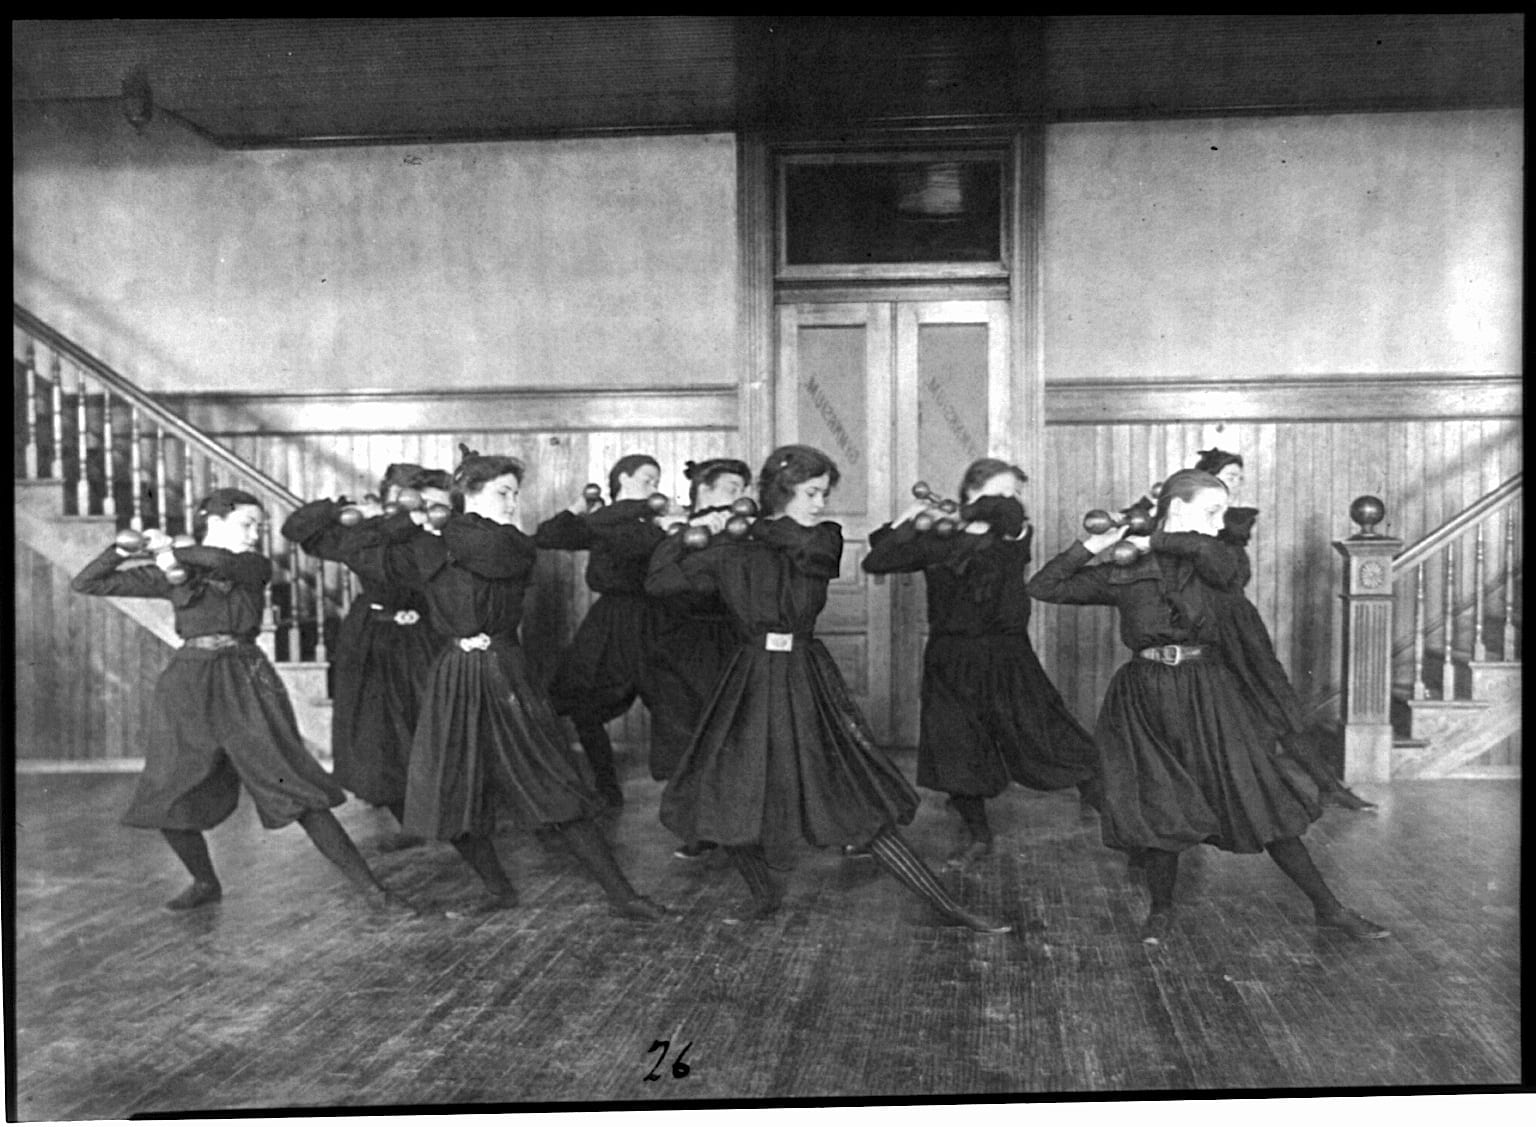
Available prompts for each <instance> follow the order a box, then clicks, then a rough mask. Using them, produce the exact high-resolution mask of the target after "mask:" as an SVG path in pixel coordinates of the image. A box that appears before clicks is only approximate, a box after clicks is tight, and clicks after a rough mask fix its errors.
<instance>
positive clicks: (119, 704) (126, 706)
mask: <svg viewBox="0 0 1536 1127" xmlns="http://www.w3.org/2000/svg"><path fill="white" fill-rule="evenodd" d="M82 562H83V561H82ZM15 565H16V572H15V596H16V601H15V622H16V635H15V646H16V651H15V661H16V664H15V670H16V680H15V684H16V732H15V735H16V756H17V758H18V759H48V760H84V759H93V760H94V759H132V758H142V757H143V755H144V754H145V750H146V743H147V741H148V739H149V738H150V717H151V715H152V712H153V702H154V686H155V681H156V680H157V679H158V678H159V676H160V673H161V671H162V670H163V669H164V668H165V666H166V663H167V662H168V661H169V660H170V657H171V652H172V651H171V648H170V647H169V646H167V645H166V644H165V643H164V642H162V641H161V640H160V639H159V638H157V637H155V636H154V634H152V633H150V632H149V631H148V630H145V629H144V628H143V627H142V626H140V625H139V624H138V623H137V622H134V621H133V620H132V619H130V618H128V617H127V616H126V615H124V614H122V613H121V612H120V611H118V610H117V609H116V608H115V607H113V606H112V604H111V603H110V602H108V601H107V600H105V599H98V598H92V597H89V596H86V595H77V594H75V593H74V592H73V591H71V590H70V589H69V581H70V579H71V577H72V576H71V574H70V573H68V572H65V571H64V570H62V569H61V568H58V567H55V566H54V565H53V564H52V563H51V562H49V561H48V560H47V559H46V558H44V557H43V556H42V555H40V554H39V553H37V552H34V551H33V550H32V549H31V548H30V547H28V546H27V545H25V544H22V543H20V542H18V543H17V544H16V549H15Z"/></svg>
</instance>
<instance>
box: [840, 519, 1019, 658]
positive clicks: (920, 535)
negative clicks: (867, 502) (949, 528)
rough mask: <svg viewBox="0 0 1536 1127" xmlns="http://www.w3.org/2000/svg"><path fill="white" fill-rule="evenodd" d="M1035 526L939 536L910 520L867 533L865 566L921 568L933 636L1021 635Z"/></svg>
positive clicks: (878, 570)
mask: <svg viewBox="0 0 1536 1127" xmlns="http://www.w3.org/2000/svg"><path fill="white" fill-rule="evenodd" d="M1033 539H1034V528H1033V527H1026V528H1025V530H1024V535H1023V536H1022V537H1021V538H1020V539H1018V540H1004V539H1002V538H1001V537H999V536H997V535H995V534H993V533H991V532H986V533H982V534H981V535H973V534H971V533H966V532H961V533H957V534H956V535H954V536H952V537H948V538H945V537H941V536H937V535H935V534H934V533H933V532H932V531H928V532H918V531H917V530H916V529H915V528H913V526H912V523H911V522H910V521H906V522H903V523H902V524H900V525H898V526H896V527H894V528H893V527H891V526H890V525H885V526H884V527H882V528H878V529H876V530H875V531H874V532H872V533H870V535H869V554H868V555H866V556H865V557H864V563H863V567H864V570H865V571H867V572H870V573H871V574H873V575H883V574H886V573H889V572H913V571H921V572H922V573H923V577H924V580H925V582H926V584H927V589H928V629H929V632H930V634H932V635H935V636H942V635H950V636H960V637H984V636H987V635H993V634H1025V633H1027V632H1028V630H1029V608H1030V599H1029V594H1028V592H1027V591H1026V590H1025V586H1024V569H1025V567H1026V566H1027V565H1028V564H1029V561H1030V544H1031V542H1032V541H1033Z"/></svg>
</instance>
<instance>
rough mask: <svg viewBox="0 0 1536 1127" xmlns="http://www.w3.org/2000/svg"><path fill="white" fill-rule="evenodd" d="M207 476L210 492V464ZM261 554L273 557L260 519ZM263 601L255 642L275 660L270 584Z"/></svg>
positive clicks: (269, 538) (274, 615)
mask: <svg viewBox="0 0 1536 1127" xmlns="http://www.w3.org/2000/svg"><path fill="white" fill-rule="evenodd" d="M208 478H209V483H210V489H209V492H212V490H213V489H214V488H217V487H216V486H213V485H212V481H213V466H212V465H211V464H210V465H209V467H208ZM261 554H262V555H264V556H266V557H267V559H269V560H270V559H272V558H273V556H272V523H271V521H269V520H267V521H262V524H261ZM272 578H273V579H274V580H275V579H276V578H277V575H276V574H275V573H274V574H273V576H272ZM264 602H265V606H264V607H263V609H262V612H261V633H260V635H258V637H257V638H256V644H257V645H258V646H260V647H261V651H262V653H264V654H266V655H267V660H268V661H276V660H277V608H276V607H275V606H273V602H274V599H273V595H272V587H271V585H270V584H269V585H268V587H267V595H266V599H265V600H264Z"/></svg>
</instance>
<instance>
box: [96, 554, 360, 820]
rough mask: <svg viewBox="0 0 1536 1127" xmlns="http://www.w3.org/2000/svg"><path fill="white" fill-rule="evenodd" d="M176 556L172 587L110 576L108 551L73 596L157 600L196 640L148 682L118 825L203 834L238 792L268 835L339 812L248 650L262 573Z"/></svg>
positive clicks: (129, 575) (336, 797)
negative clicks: (139, 742) (136, 759)
mask: <svg viewBox="0 0 1536 1127" xmlns="http://www.w3.org/2000/svg"><path fill="white" fill-rule="evenodd" d="M175 555H176V560H177V562H178V563H180V564H181V565H182V566H183V567H184V568H185V569H186V570H187V573H188V578H187V581H186V582H185V583H183V584H181V585H179V586H177V585H173V584H172V583H171V582H170V581H169V580H168V579H167V578H166V576H165V573H164V572H163V571H161V570H160V568H158V567H155V566H129V567H121V568H120V567H119V565H120V564H122V563H123V557H122V555H121V554H120V553H119V552H118V551H117V549H116V548H109V549H108V550H107V551H105V552H103V553H102V554H101V555H100V556H98V557H97V558H96V559H94V560H92V561H91V562H90V563H89V564H87V565H86V566H85V567H84V568H83V569H82V570H81V572H80V574H79V575H77V576H75V578H74V581H73V583H72V585H71V586H72V587H73V589H74V590H75V591H77V592H79V593H80V594H83V595H109V596H116V597H119V598H138V599H167V600H169V601H170V603H171V605H172V607H173V608H174V611H175V616H176V632H177V633H178V634H179V635H181V637H183V638H185V639H188V640H195V639H201V640H202V642H201V643H200V642H198V641H191V644H189V645H184V646H182V647H181V648H180V649H178V650H177V651H176V652H175V653H174V654H173V655H172V656H171V661H170V664H169V665H167V666H166V668H165V671H164V672H163V673H161V674H160V679H159V680H158V681H156V682H155V709H154V714H153V721H152V723H151V727H150V736H149V742H148V745H147V746H146V748H145V760H144V773H143V774H142V775H141V776H139V783H138V787H137V789H136V790H135V791H134V795H133V800H132V802H131V803H130V804H129V807H128V812H127V813H126V814H125V815H124V816H123V824H124V825H127V826H137V827H140V828H144V829H163V830H207V829H212V828H213V827H214V826H216V825H218V824H219V823H220V822H222V821H224V819H225V818H227V817H229V815H230V814H232V813H234V810H235V807H236V805H237V804H238V802H239V798H240V786H241V785H242V784H244V786H245V788H246V790H248V791H249V792H250V795H251V798H252V799H253V801H254V802H255V806H256V813H257V815H258V816H259V817H260V819H261V823H262V825H264V826H266V827H267V828H268V829H276V828H278V827H280V826H285V825H288V824H289V823H290V822H293V821H295V820H296V819H297V818H299V817H300V816H301V815H303V814H305V813H307V812H309V811H311V810H327V809H329V808H331V807H332V806H339V805H341V803H343V802H345V801H346V795H345V794H344V793H342V790H341V788H340V787H338V786H337V785H336V784H335V782H333V781H332V779H331V777H330V775H328V774H327V773H326V771H325V769H324V768H323V767H321V766H320V764H319V763H317V762H316V761H315V759H314V757H313V756H311V755H310V754H309V752H308V751H307V750H305V747H304V740H303V737H302V736H300V735H299V725H298V720H297V719H296V718H295V716H294V714H293V704H292V702H290V701H289V699H288V691H287V689H285V688H284V687H283V683H282V681H281V680H279V678H278V675H277V670H275V669H273V668H272V663H271V662H270V661H268V660H267V656H266V654H264V653H262V652H261V649H260V648H259V647H258V646H257V645H256V642H255V639H256V636H257V634H258V632H259V631H260V629H261V615H262V609H263V608H264V606H265V590H266V586H267V583H268V582H269V581H270V580H271V578H272V562H271V561H270V560H268V559H267V558H266V557H265V556H262V555H259V554H257V553H255V552H240V553H235V552H229V551H225V550H224V549H222V548H210V547H204V546H202V545H198V546H195V547H188V548H177V549H176V550H175ZM202 643H218V644H214V645H208V646H205V645H204V644H202Z"/></svg>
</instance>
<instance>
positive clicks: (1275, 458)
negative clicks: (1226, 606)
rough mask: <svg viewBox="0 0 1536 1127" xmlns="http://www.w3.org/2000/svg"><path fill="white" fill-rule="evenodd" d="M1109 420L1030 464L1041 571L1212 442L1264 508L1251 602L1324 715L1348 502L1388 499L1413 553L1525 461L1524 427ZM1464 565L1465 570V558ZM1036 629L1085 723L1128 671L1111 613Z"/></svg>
mask: <svg viewBox="0 0 1536 1127" xmlns="http://www.w3.org/2000/svg"><path fill="white" fill-rule="evenodd" d="M1388 402H1389V403H1390V400H1389V401H1388ZM1050 403H1051V399H1050V397H1049V396H1048V404H1050ZM1058 406H1059V404H1058ZM1049 409H1050V408H1049V406H1048V410H1049ZM1341 413H1342V414H1345V415H1347V414H1348V412H1341ZM1061 414H1067V413H1066V412H1062V413H1061ZM1103 414H1104V415H1106V416H1109V418H1108V420H1107V421H1104V422H1093V421H1086V420H1083V419H1082V417H1081V415H1067V417H1069V418H1073V419H1074V421H1070V422H1067V421H1062V422H1055V423H1051V424H1049V425H1048V426H1047V427H1046V451H1047V456H1046V459H1045V463H1044V464H1043V465H1039V466H1027V467H1025V468H1026V469H1027V470H1028V471H1029V473H1030V475H1031V484H1030V491H1031V492H1030V498H1031V509H1032V512H1033V515H1034V518H1035V521H1036V524H1037V529H1038V530H1037V533H1036V541H1035V543H1036V549H1035V551H1036V558H1037V563H1038V562H1043V561H1044V560H1045V559H1048V558H1050V556H1052V555H1054V554H1055V553H1056V552H1059V551H1060V550H1061V549H1062V548H1064V547H1065V546H1066V545H1067V544H1068V543H1069V542H1070V541H1071V540H1072V539H1073V538H1074V537H1076V536H1077V535H1079V534H1080V532H1081V524H1080V522H1081V519H1082V514H1083V513H1084V512H1085V511H1086V510H1087V509H1090V508H1095V507H1103V508H1109V507H1121V506H1124V505H1126V504H1128V503H1129V502H1131V501H1133V500H1135V499H1136V498H1137V497H1140V496H1141V495H1142V494H1143V493H1145V492H1146V491H1147V488H1148V486H1149V485H1150V484H1151V483H1152V482H1154V481H1160V480H1162V479H1163V478H1165V477H1167V476H1168V474H1169V473H1170V472H1172V471H1173V470H1175V469H1177V468H1179V467H1182V466H1187V465H1190V464H1191V463H1192V462H1193V461H1194V460H1195V457H1196V451H1198V450H1203V449H1208V448H1209V447H1211V446H1213V445H1215V446H1220V447H1221V448H1222V449H1223V450H1233V451H1236V452H1238V453H1240V454H1242V455H1243V456H1244V460H1245V462H1246V471H1247V474H1246V481H1245V483H1244V486H1243V488H1242V490H1241V492H1240V494H1239V496H1238V499H1237V500H1238V503H1240V504H1244V505H1251V506H1255V507H1257V508H1258V509H1259V510H1261V512H1260V516H1259V520H1258V525H1257V528H1256V532H1255V535H1254V539H1253V542H1252V544H1251V545H1250V546H1249V551H1250V554H1251V556H1252V557H1253V566H1254V578H1253V583H1252V585H1251V586H1250V587H1249V589H1248V594H1249V597H1250V598H1251V599H1252V600H1253V602H1254V603H1255V605H1256V606H1257V607H1258V608H1259V610H1260V612H1261V613H1262V614H1263V616H1264V619H1265V621H1266V622H1267V623H1268V624H1269V627H1270V631H1271V633H1272V634H1273V636H1274V639H1275V646H1276V650H1277V652H1278V653H1279V655H1280V658H1281V660H1282V661H1283V662H1284V663H1285V665H1286V667H1287V668H1288V669H1289V671H1290V674H1291V678H1292V680H1293V681H1294V683H1295V685H1296V688H1297V690H1298V691H1299V692H1300V694H1301V697H1302V700H1303V701H1304V702H1306V703H1308V704H1310V705H1319V704H1326V702H1327V701H1328V700H1329V698H1330V697H1331V696H1332V694H1334V693H1336V692H1337V689H1338V679H1339V670H1338V641H1339V629H1340V622H1341V617H1340V608H1339V600H1338V595H1339V579H1340V572H1339V562H1338V559H1337V555H1336V553H1335V552H1334V550H1333V548H1332V542H1333V541H1334V540H1337V539H1341V538H1344V537H1347V536H1350V535H1352V534H1353V533H1354V532H1355V531H1356V529H1355V527H1354V526H1353V525H1351V523H1350V521H1349V505H1350V502H1351V501H1352V500H1354V498H1356V497H1358V496H1360V495H1361V494H1365V493H1369V494H1374V495H1375V496H1378V497H1380V498H1382V499H1383V500H1384V501H1385V502H1386V506H1387V519H1386V523H1385V524H1384V526H1383V527H1382V528H1380V529H1379V530H1378V531H1381V532H1384V533H1388V534H1390V535H1392V536H1396V537H1400V538H1402V539H1403V540H1404V541H1406V542H1408V543H1412V542H1413V541H1414V540H1416V539H1417V538H1418V537H1420V536H1422V535H1423V534H1424V533H1426V532H1429V531H1431V530H1432V529H1434V528H1436V527H1437V526H1438V525H1440V524H1441V523H1443V522H1444V521H1445V520H1447V519H1449V518H1450V517H1452V516H1454V515H1455V514H1456V513H1458V512H1459V511H1461V510H1462V509H1464V508H1465V507H1466V506H1468V505H1469V504H1471V503H1472V502H1473V501H1475V500H1477V498H1479V497H1481V496H1482V495H1484V494H1485V493H1487V492H1489V491H1490V490H1492V489H1493V488H1494V487H1495V486H1497V485H1498V484H1499V483H1500V482H1502V481H1504V480H1505V479H1506V478H1508V477H1509V476H1510V475H1511V474H1513V473H1514V472H1515V471H1516V470H1518V469H1519V468H1520V466H1521V460H1522V446H1521V428H1520V420H1519V418H1518V417H1508V416H1497V415H1491V416H1487V417H1481V418H1476V417H1474V418H1444V419H1435V418H1407V419H1398V420H1381V419H1374V418H1348V417H1346V418H1344V419H1342V420H1341V421H1327V420H1294V421H1275V420H1268V421H1252V420H1250V421H1243V422H1216V421H1212V422H1198V421H1188V422H1166V421H1165V422H1148V421H1117V419H1116V417H1115V416H1116V415H1119V416H1120V417H1122V418H1123V417H1124V412H1123V411H1121V410H1119V409H1117V408H1116V407H1114V406H1107V407H1106V410H1105V411H1104V412H1103ZM1057 417H1061V415H1058V416H1057ZM1468 550H1469V551H1470V548H1469V549H1468ZM1501 559H1502V557H1499V559H1491V560H1490V565H1491V566H1493V565H1496V564H1498V563H1499V562H1500V561H1501ZM1436 566H1439V565H1438V563H1437V564H1436ZM1460 566H1461V567H1464V568H1470V566H1471V558H1470V555H1469V556H1468V557H1467V558H1466V559H1465V560H1464V561H1461V563H1460ZM1466 574H1470V572H1466ZM1469 613H1470V612H1466V614H1463V615H1461V616H1459V617H1467V614H1469ZM1405 617H1406V616H1405V615H1399V619H1400V620H1401V619H1403V618H1405ZM1035 623H1036V625H1035V629H1034V637H1035V645H1036V646H1037V647H1038V649H1039V652H1040V656H1041V660H1042V661H1043V662H1044V663H1045V666H1046V668H1047V669H1048V670H1049V671H1050V673H1051V675H1052V676H1053V677H1054V678H1055V679H1056V683H1057V685H1058V686H1059V687H1060V688H1061V690H1062V692H1063V694H1064V695H1065V696H1066V699H1067V701H1068V703H1069V704H1071V705H1072V707H1073V709H1074V710H1075V711H1076V713H1077V715H1078V716H1079V718H1081V719H1083V720H1084V721H1086V722H1091V721H1092V719H1093V717H1094V716H1095V715H1096V713H1097V710H1098V704H1099V701H1100V700H1101V699H1102V698H1103V694H1104V690H1105V688H1106V686H1107V685H1108V683H1109V679H1110V677H1111V676H1112V675H1113V673H1114V671H1115V669H1116V668H1117V667H1118V666H1119V665H1120V664H1121V663H1122V661H1123V660H1124V651H1123V647H1122V646H1121V645H1120V642H1119V638H1118V636H1117V633H1116V629H1115V622H1114V616H1113V614H1112V613H1111V612H1110V611H1108V610H1107V609H1100V608H1064V607H1053V606H1045V605H1040V606H1037V607H1036V610H1035ZM1411 627H1412V624H1411V622H1403V621H1399V622H1398V633H1399V639H1400V641H1403V642H1407V641H1408V640H1409V638H1410V633H1409V632H1410V631H1411ZM1463 631H1465V633H1463ZM1457 636H1458V638H1460V637H1462V636H1466V637H1470V619H1469V618H1468V619H1467V621H1466V622H1465V623H1461V622H1459V621H1458V624H1457ZM1458 644H1459V642H1458ZM1408 658H1411V653H1408V654H1407V655H1406V656H1405V659H1404V661H1406V660H1407V659H1408ZM1400 664H1401V668H1400V669H1399V670H1398V673H1397V679H1399V680H1411V673H1410V672H1409V668H1408V665H1407V664H1405V663H1403V662H1400Z"/></svg>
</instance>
